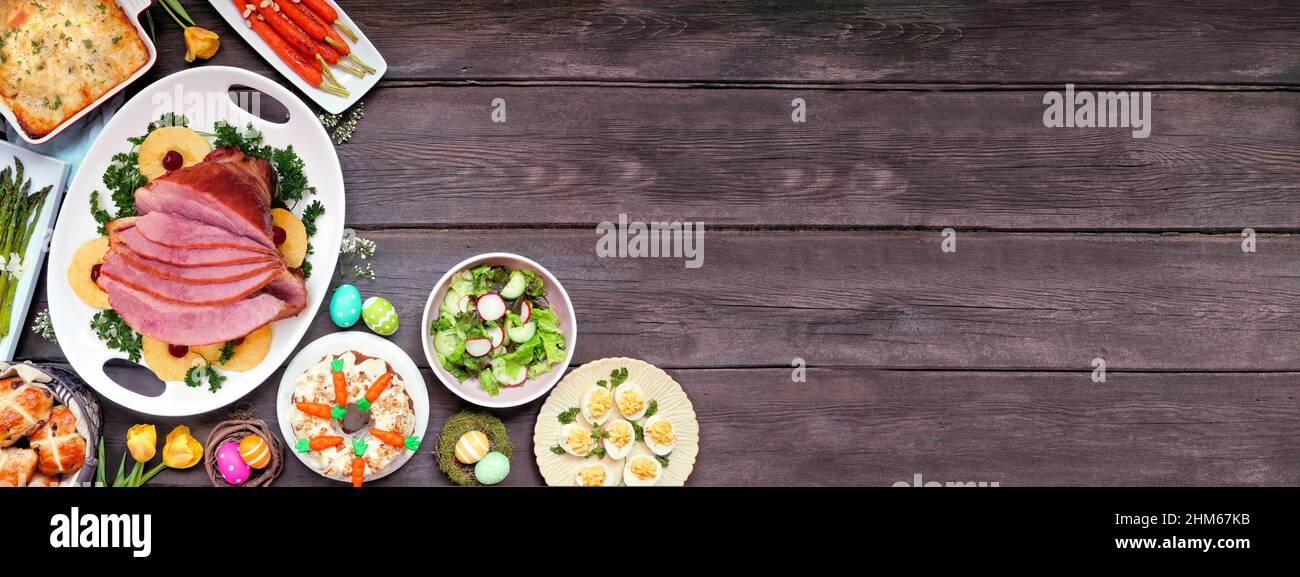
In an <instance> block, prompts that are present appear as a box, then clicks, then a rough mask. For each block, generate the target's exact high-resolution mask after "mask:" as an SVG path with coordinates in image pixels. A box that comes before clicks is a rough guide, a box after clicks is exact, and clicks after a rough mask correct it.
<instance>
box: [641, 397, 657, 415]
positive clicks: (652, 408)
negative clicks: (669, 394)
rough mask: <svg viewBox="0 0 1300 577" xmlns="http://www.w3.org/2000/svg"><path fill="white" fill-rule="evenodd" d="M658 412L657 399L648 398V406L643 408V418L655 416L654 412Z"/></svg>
mask: <svg viewBox="0 0 1300 577" xmlns="http://www.w3.org/2000/svg"><path fill="white" fill-rule="evenodd" d="M658 412H659V401H656V400H654V399H650V406H649V407H646V409H645V417H644V418H646V419H649V418H650V417H653V416H655V413H658Z"/></svg>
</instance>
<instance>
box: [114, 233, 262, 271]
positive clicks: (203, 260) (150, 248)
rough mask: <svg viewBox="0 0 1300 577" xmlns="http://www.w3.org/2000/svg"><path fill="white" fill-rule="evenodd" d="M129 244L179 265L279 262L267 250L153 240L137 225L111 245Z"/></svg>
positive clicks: (139, 252)
mask: <svg viewBox="0 0 1300 577" xmlns="http://www.w3.org/2000/svg"><path fill="white" fill-rule="evenodd" d="M119 244H121V245H126V247H127V248H128V249H130V250H131V252H133V253H135V254H137V255H139V256H140V257H143V258H147V259H149V260H155V261H158V262H164V263H167V264H172V265H177V266H216V265H230V264H244V263H260V262H266V261H272V262H275V261H276V260H278V259H277V257H274V256H271V255H268V254H266V253H264V252H252V251H247V250H241V249H234V248H174V247H170V246H165V245H161V244H158V243H156V242H153V241H151V240H149V239H147V238H145V237H144V235H142V234H140V231H139V230H137V229H136V228H135V227H134V226H133V227H131V228H128V229H126V230H124V231H122V232H120V233H118V234H116V235H113V236H110V237H109V247H110V248H111V249H113V250H116V245H119Z"/></svg>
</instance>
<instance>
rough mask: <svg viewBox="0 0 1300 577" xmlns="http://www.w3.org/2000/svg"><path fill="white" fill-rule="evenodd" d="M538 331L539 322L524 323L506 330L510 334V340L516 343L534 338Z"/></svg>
mask: <svg viewBox="0 0 1300 577" xmlns="http://www.w3.org/2000/svg"><path fill="white" fill-rule="evenodd" d="M536 333H537V323H532V322H529V323H524V324H522V325H520V326H517V327H511V328H510V330H508V331H506V334H508V335H510V340H512V341H514V342H516V343H526V342H528V339H531V338H533V335H534V334H536Z"/></svg>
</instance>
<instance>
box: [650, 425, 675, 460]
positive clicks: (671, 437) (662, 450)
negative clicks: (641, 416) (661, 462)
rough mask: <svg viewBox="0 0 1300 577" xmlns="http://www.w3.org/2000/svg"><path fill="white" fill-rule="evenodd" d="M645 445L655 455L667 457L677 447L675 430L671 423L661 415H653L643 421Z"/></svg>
mask: <svg viewBox="0 0 1300 577" xmlns="http://www.w3.org/2000/svg"><path fill="white" fill-rule="evenodd" d="M644 428H645V431H644V433H645V444H646V446H647V447H650V450H651V451H653V452H654V454H656V455H667V454H668V453H671V452H673V448H674V447H676V446H677V430H676V429H674V428H673V422H672V421H670V420H668V418H666V417H664V416H663V415H653V416H651V417H650V418H649V419H646V420H645V427H644Z"/></svg>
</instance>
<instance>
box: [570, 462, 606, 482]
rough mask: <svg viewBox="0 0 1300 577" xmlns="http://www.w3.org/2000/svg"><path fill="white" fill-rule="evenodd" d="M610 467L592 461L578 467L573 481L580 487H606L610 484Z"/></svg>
mask: <svg viewBox="0 0 1300 577" xmlns="http://www.w3.org/2000/svg"><path fill="white" fill-rule="evenodd" d="M609 481H610V475H609V467H606V466H605V464H604V463H592V464H590V465H584V466H583V467H582V468H581V469H578V474H577V475H575V476H574V479H573V482H574V483H576V484H577V485H578V486H579V487H605V486H608V485H609Z"/></svg>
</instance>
